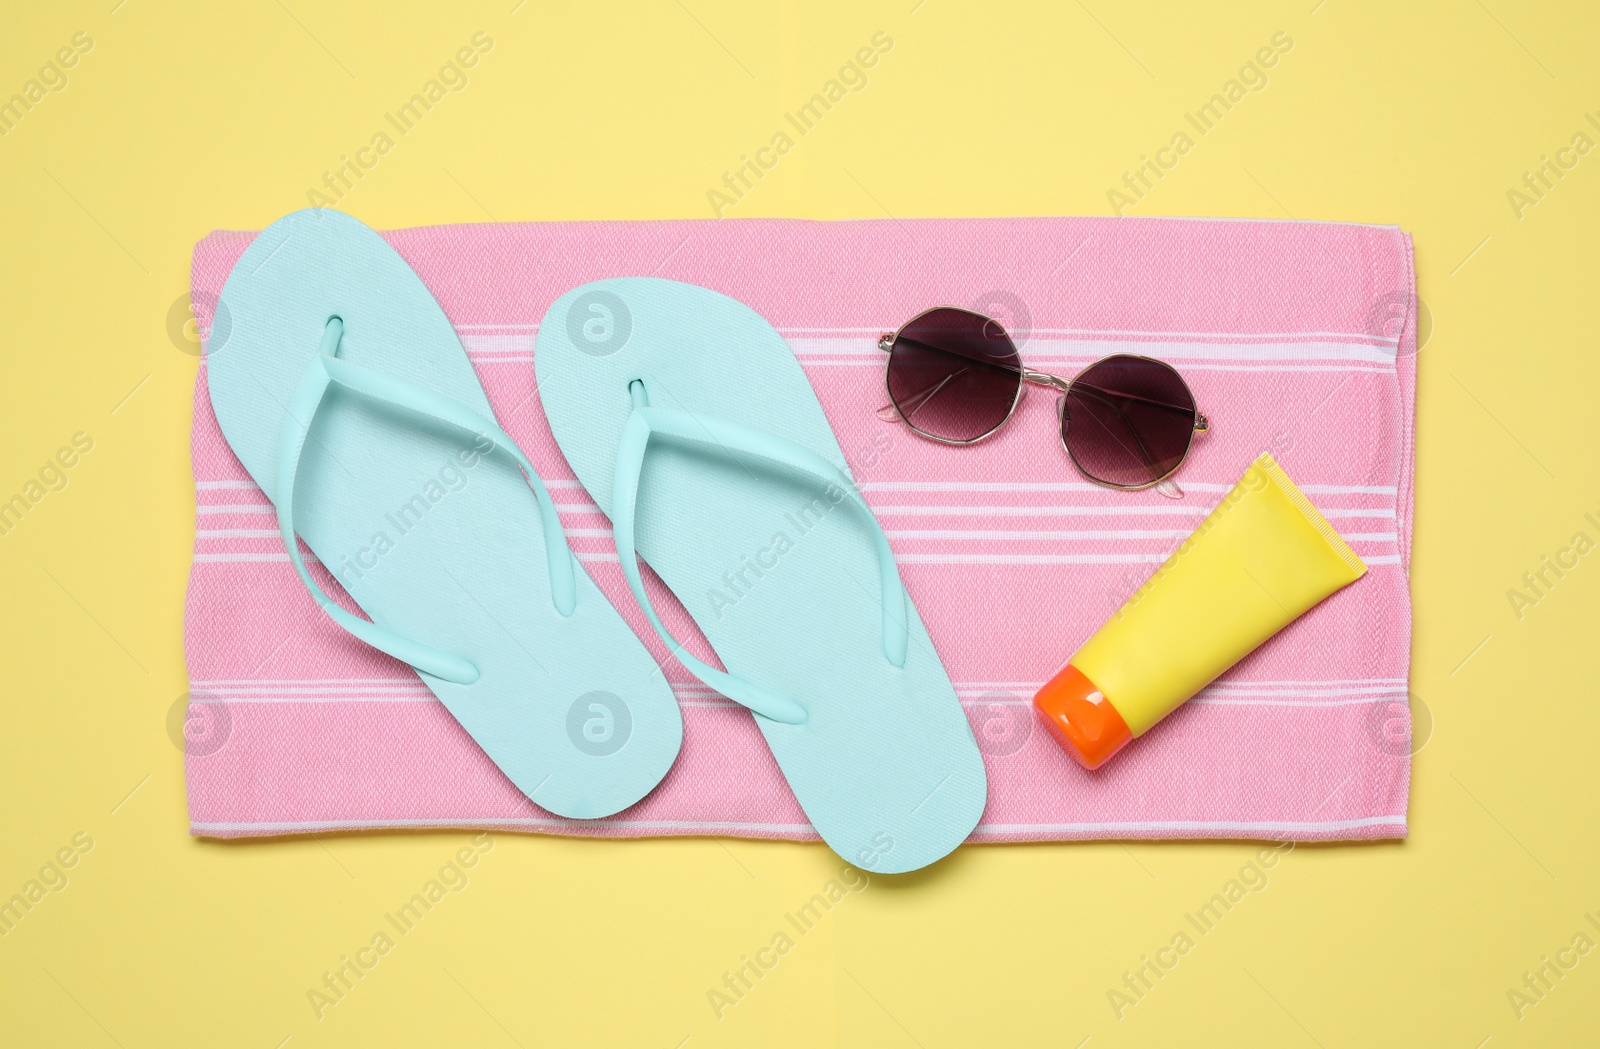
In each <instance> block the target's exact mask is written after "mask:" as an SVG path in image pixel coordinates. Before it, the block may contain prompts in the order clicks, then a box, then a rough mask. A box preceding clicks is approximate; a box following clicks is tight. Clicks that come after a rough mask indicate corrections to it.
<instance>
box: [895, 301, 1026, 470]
mask: <svg viewBox="0 0 1600 1049" xmlns="http://www.w3.org/2000/svg"><path fill="white" fill-rule="evenodd" d="M1021 385H1022V360H1021V358H1020V357H1019V356H1018V355H1017V348H1016V346H1015V345H1013V344H1012V342H1011V337H1010V336H1009V335H1007V334H1006V331H1005V329H1004V328H1002V327H1001V326H1000V325H999V324H998V323H996V322H995V321H993V320H990V319H989V318H988V317H985V316H983V315H981V314H977V313H971V312H969V311H967V310H958V309H955V308H954V307H948V306H945V307H940V308H939V309H934V310H929V311H928V312H927V313H924V314H922V315H921V316H919V317H917V318H915V319H914V320H912V321H911V322H910V323H908V324H907V325H906V326H905V327H904V328H901V329H900V332H899V334H898V335H896V336H895V340H894V345H893V346H892V348H891V349H890V351H889V396H890V398H891V399H892V400H893V401H894V404H895V407H896V408H898V409H899V410H900V414H901V415H902V416H904V417H905V419H906V421H907V422H909V423H910V424H911V425H912V427H914V428H915V429H917V430H919V431H921V432H922V433H924V434H927V435H928V436H930V437H937V438H940V439H941V440H946V441H974V440H977V439H978V438H979V437H982V436H984V435H985V434H987V433H990V432H991V431H993V430H994V429H995V428H996V427H998V426H999V425H1000V424H1001V423H1003V422H1005V421H1006V417H1007V416H1008V415H1010V413H1011V409H1012V407H1013V406H1014V405H1015V404H1016V401H1017V391H1018V390H1019V389H1020V388H1021Z"/></svg>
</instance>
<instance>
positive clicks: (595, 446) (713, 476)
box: [534, 277, 987, 873]
mask: <svg viewBox="0 0 1600 1049" xmlns="http://www.w3.org/2000/svg"><path fill="white" fill-rule="evenodd" d="M534 366H535V368H536V369H537V371H538V377H539V389H540V396H541V399H542V400H543V402H544V407H545V412H546V415H547V416H548V417H549V421H550V428H551V430H552V431H553V432H554V433H555V438H556V442H557V443H558V444H560V446H561V450H562V452H563V453H564V454H565V455H566V457H567V462H568V463H570V464H571V466H572V469H573V471H574V472H575V473H576V474H577V475H578V479H579V480H580V481H582V482H583V485H584V487H585V488H587V489H588V490H589V492H590V494H591V495H592V496H593V497H594V499H595V502H596V503H597V504H598V505H599V506H600V508H601V509H602V510H603V511H605V513H606V514H607V516H609V517H610V518H611V523H612V527H613V530H614V531H615V534H616V542H617V550H618V551H619V553H620V554H621V558H622V567H623V571H624V573H625V574H626V576H627V579H628V584H629V586H631V587H632V589H633V593H634V597H635V598H636V599H637V600H638V602H639V604H640V606H641V607H642V608H643V609H644V611H645V613H646V614H647V616H648V617H649V620H650V623H651V625H653V626H654V627H655V629H656V632H657V633H658V634H660V635H661V637H662V639H663V640H664V641H665V642H666V643H667V645H668V646H669V647H670V648H671V649H672V650H673V653H674V655H676V657H677V658H678V659H679V660H680V661H681V662H682V663H683V665H684V666H685V667H687V668H688V669H689V670H690V671H692V672H693V673H694V674H695V676H696V677H698V678H699V679H700V680H701V681H703V682H705V683H706V684H707V685H709V686H711V687H712V688H714V689H715V690H716V691H718V692H720V693H722V694H723V695H724V696H727V697H728V698H729V699H732V700H734V701H736V702H738V703H741V704H743V705H744V706H746V707H749V708H750V709H751V710H752V711H753V712H754V714H755V719H756V724H757V725H758V726H760V728H761V732H762V734H763V735H764V736H765V737H766V740H767V745H768V746H769V747H771V749H772V753H773V756H774V757H775V758H776V759H777V761H778V765H779V767H781V768H782V770H783V774H784V776H785V777H786V778H787V779H788V781H789V786H790V787H791V788H792V789H793V790H794V793H795V797H796V798H797V799H799V802H800V805H801V807H802V808H803V809H804V810H805V813H806V816H807V817H808V818H809V819H810V820H811V823H812V825H813V826H815V827H816V829H817V832H818V833H819V834H821V835H822V838H823V840H824V841H826V842H827V843H828V844H829V845H830V846H832V848H833V849H834V851H835V852H837V853H838V854H839V855H840V856H842V857H843V858H844V859H846V860H848V861H849V862H851V863H854V864H858V865H859V866H861V867H862V868H864V869H866V870H869V871H874V872H881V873H900V872H903V871H910V870H916V869H917V868H919V867H923V866H926V865H927V864H929V863H932V862H933V861H934V860H937V859H939V858H940V857H941V856H944V855H945V854H947V853H949V852H950V851H951V850H952V849H954V848H955V847H956V846H957V845H959V844H960V843H961V842H962V841H963V840H964V839H965V838H966V837H967V835H968V834H969V833H971V831H972V829H973V827H975V826H976V825H977V822H978V818H979V816H981V815H982V813H983V807H984V802H985V799H986V794H987V786H986V781H985V775H984V768H983V759H982V757H981V755H980V754H979V753H978V747H977V743H976V742H975V741H974V739H973V736H972V730H971V728H970V726H969V725H968V722H967V719H966V716H965V715H964V714H963V713H962V710H961V704H960V702H959V701H958V700H957V698H956V693H955V689H954V688H953V687H952V686H951V684H950V679H949V676H948V675H947V674H946V673H945V670H944V667H943V665H942V664H941V663H940V662H939V657H938V654H937V653H936V652H935V651H934V648H933V645H932V643H931V642H930V641H929V639H928V633H927V631H926V630H925V629H924V628H923V625H922V621H921V619H920V618H919V617H918V616H917V612H916V609H915V608H914V607H913V606H912V604H911V600H910V598H908V597H907V596H906V593H905V590H904V588H903V587H902V585H901V582H900V576H899V571H898V569H897V568H896V567H895V562H894V555H893V554H892V553H891V552H890V550H889V544H888V540H887V539H885V537H884V534H883V531H882V529H881V528H880V527H879V526H878V522H877V520H876V519H875V518H874V517H873V515H872V512H871V510H869V509H868V508H867V505H866V503H865V502H863V501H862V499H861V496H860V495H859V493H858V492H857V490H856V487H855V484H854V482H853V480H852V479H851V477H850V474H849V467H848V466H847V464H846V462H845V457H844V453H843V452H841V451H840V449H839V445H838V442H837V441H836V440H835V439H834V436H833V430H832V428H831V427H830V426H829V425H828V420H827V418H826V417H825V416H824V415H823V413H822V407H821V405H819V404H818V403H817V398H816V394H815V393H813V392H812V389H811V384H810V383H809V382H808V381H807V379H806V377H805V373H804V372H803V371H802V370H801V369H800V366H799V364H798V363H797V362H796V361H795V358H794V354H793V352H792V351H791V350H790V349H789V346H788V344H787V343H785V342H784V340H783V337H782V336H780V335H779V334H778V333H777V332H776V331H775V330H774V329H773V328H772V326H771V325H770V324H768V323H767V322H766V321H765V320H764V319H763V318H762V317H761V316H760V315H759V314H757V313H756V312H755V311H754V310H751V309H750V308H749V307H747V306H744V305H743V304H741V303H739V302H736V301H734V300H733V299H730V298H728V297H727V296H724V295H720V294H718V293H716V292H713V291H709V290H707V289H705V288H700V287H696V286H694V285H691V284H681V283H678V282H676V281H669V280H659V279H656V278H646V277H627V278H619V279H613V280H602V281H597V282H595V283H592V284H586V285H584V286H582V287H580V288H576V289H574V290H573V291H570V292H568V293H567V294H566V295H563V296H562V297H561V298H560V299H558V300H556V302H555V304H554V305H552V306H551V307H550V309H549V311H548V312H546V314H545V316H544V319H543V321H542V322H541V323H540V326H539V335H538V340H537V344H536V349H535V353H534ZM640 557H643V558H644V560H645V561H647V562H648V563H649V564H650V567H651V568H653V569H654V570H655V571H656V573H657V574H658V575H659V576H660V577H661V579H662V580H663V581H664V582H665V583H666V584H667V586H668V587H669V588H670V589H671V590H672V592H673V593H674V594H675V595H677V597H678V599H679V600H680V601H682V602H683V605H684V607H685V608H686V609H687V610H688V612H689V614H690V615H691V616H692V617H693V618H694V620H695V622H696V623H697V624H698V625H699V626H700V628H701V630H702V631H703V632H704V633H705V635H706V638H707V639H708V640H709V641H710V642H711V645H712V648H714V649H715V650H716V653H717V656H718V657H719V658H720V659H721V660H722V663H723V665H724V666H725V667H726V668H727V672H726V673H724V672H723V671H721V670H717V669H716V668H714V667H711V666H709V665H708V664H706V663H704V662H702V661H701V660H699V659H697V658H696V657H695V656H693V655H692V654H691V653H689V652H688V651H687V650H685V649H684V648H683V647H682V645H680V644H679V643H678V642H677V641H676V640H674V639H673V638H672V637H671V636H670V634H668V632H667V630H666V628H665V627H664V626H663V625H662V623H661V620H660V619H659V618H658V617H657V615H656V612H655V609H653V608H652V607H651V604H650V599H649V597H648V596H647V595H646V593H645V590H644V586H643V584H642V582H641V580H640V577H639V565H638V559H639V558H640Z"/></svg>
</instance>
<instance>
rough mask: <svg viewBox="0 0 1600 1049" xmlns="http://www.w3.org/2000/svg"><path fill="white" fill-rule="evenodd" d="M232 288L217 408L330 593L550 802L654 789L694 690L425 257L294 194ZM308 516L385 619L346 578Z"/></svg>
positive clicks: (612, 804)
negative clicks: (596, 561)
mask: <svg viewBox="0 0 1600 1049" xmlns="http://www.w3.org/2000/svg"><path fill="white" fill-rule="evenodd" d="M218 309H219V311H226V313H227V315H228V317H229V319H230V321H231V323H232V331H231V334H230V336H229V338H228V341H227V345H226V346H224V347H222V348H220V349H219V350H218V351H217V352H215V353H212V354H210V356H209V357H208V358H207V362H206V370H207V374H208V377H209V383H210V392H211V403H212V406H213V408H215V410H216V414H217V421H218V422H219V423H220V424H221V426H222V432H223V434H224V435H225V436H226V437H227V439H228V443H229V444H230V445H231V446H232V447H233V450H234V452H235V454H237V455H238V457H239V461H240V462H241V463H243V464H244V467H245V469H246V470H248V471H249V473H250V476H251V477H252V478H253V479H254V480H255V482H256V484H258V485H259V486H260V487H261V490H262V491H263V492H265V493H266V494H267V497H268V498H270V499H271V500H272V502H273V504H274V505H275V506H276V507H277V511H278V525H279V530H280V531H281V533H282V535H283V540H284V546H285V548H286V549H287V551H288V555H289V559H290V561H291V562H292V563H293V565H294V569H295V571H296V572H297V573H298V574H299V576H300V580H301V582H303V583H304V584H305V586H306V588H307V589H308V590H309V591H310V592H311V596H312V597H313V598H315V599H316V602H317V604H318V605H320V606H321V607H322V609H323V611H325V612H326V613H327V614H328V615H329V616H330V617H331V618H332V619H333V621H334V622H335V623H337V624H338V625H339V626H341V627H343V628H344V629H345V630H347V631H349V632H350V633H351V634H353V635H355V636H356V637H357V638H359V639H360V640H362V641H364V642H365V643H367V644H368V645H371V646H372V647H373V648H376V649H378V650H380V651H382V652H386V653H388V654H389V655H391V656H393V657H395V658H396V659H399V660H402V661H403V662H406V663H409V664H410V665H411V666H412V667H414V668H415V669H416V671H417V673H418V675H419V676H421V678H422V680H423V681H424V682H425V683H426V684H427V685H428V687H429V688H430V689H432V690H433V693H434V695H436V696H438V697H439V699H440V700H441V701H442V702H443V703H444V705H445V706H446V707H447V708H448V709H449V710H450V713H451V714H452V715H454V716H455V718H456V720H457V721H459V722H460V723H461V725H462V727H463V728H465V729H466V730H467V732H468V733H469V734H470V735H471V736H472V738H473V739H474V740H476V741H477V743H478V745H479V746H480V747H482V748H483V750H484V752H485V753H486V754H488V755H489V757H490V759H491V760H493V761H494V763H495V764H496V765H498V766H499V767H500V769H501V771H503V772H504V773H505V774H506V775H507V776H508V777H509V778H510V779H511V782H513V783H514V784H516V786H517V788H518V789H519V790H521V791H522V792H523V793H524V794H526V795H527V796H528V797H529V798H530V799H532V800H533V801H534V802H535V803H536V804H538V805H539V806H541V807H542V808H545V809H548V810H549V811H551V812H553V813H556V814H558V815H561V816H569V817H573V818H577V819H589V818H594V817H598V816H607V815H610V814H612V813H614V812H618V811H620V810H622V809H624V808H627V807H628V806H629V805H632V804H633V803H634V802H636V801H638V800H639V799H640V798H642V797H644V796H645V795H646V794H647V793H649V792H650V790H651V789H652V788H654V787H655V785H656V784H657V783H659V782H660V781H661V778H662V777H663V776H665V775H666V773H667V770H668V769H669V768H671V766H672V762H673V760H674V759H675V758H676V757H677V754H678V747H679V745H680V744H681V742H682V740H683V721H682V716H681V715H680V713H679V711H678V705H677V701H676V699H675V698H674V697H673V695H672V692H671V690H670V689H669V688H668V686H667V684H666V682H665V681H664V680H663V679H662V676H661V674H660V670H659V667H658V666H657V665H656V662H655V660H654V659H653V658H652V657H651V656H650V654H649V652H648V651H647V650H646V649H645V647H644V645H643V644H641V643H640V641H639V639H638V637H637V636H636V635H635V634H634V633H633V631H632V630H631V629H630V628H629V627H628V625H627V624H626V623H625V622H624V621H623V619H622V617H621V616H620V615H619V614H618V613H617V610H616V609H615V608H614V607H612V605H611V604H610V602H608V601H607V600H606V598H605V597H604V596H603V595H602V594H601V593H600V591H599V589H598V588H597V587H596V586H595V585H594V581H593V580H592V579H590V578H589V575H588V573H586V572H585V571H584V570H583V567H582V566H581V565H580V564H578V563H577V559H576V558H575V557H573V555H572V552H571V550H570V549H569V548H568V546H567V541H566V536H565V534H564V533H563V532H562V530H561V521H560V519H559V518H558V517H557V515H556V509H555V505H554V504H553V503H552V502H551V500H550V494H549V493H548V492H547V491H546V490H545V487H544V484H543V482H541V481H540V479H539V475H538V474H537V473H536V472H535V471H534V468H533V465H532V464H531V463H530V462H529V461H528V459H527V457H526V456H525V455H523V453H522V451H521V450H520V449H519V448H518V447H517V444H516V442H515V441H513V440H512V439H511V438H510V437H509V436H507V434H506V433H505V431H504V430H502V429H501V428H500V427H499V425H498V424H497V423H496V422H495V419H494V411H493V409H492V408H490V406H489V400H488V398H487V397H485V396H484V392H483V388H482V386H480V385H479V383H478V377H477V374H476V373H475V372H474V371H473V369H472V365H471V364H470V363H469V362H468V361H467V355H466V352H465V351H464V350H463V349H462V347H461V343H460V341H459V340H458V339H457V338H456V334H455V330H454V329H453V328H452V327H451V326H450V322H449V320H448V319H446V317H445V315H444V311H443V310H441V309H440V308H439V304H438V303H437V302H436V301H434V298H433V296H432V295H431V294H430V293H429V292H428V289H427V287H426V286H425V285H424V284H423V283H422V281H421V280H420V279H419V278H418V277H417V275H416V273H414V272H413V271H412V270H411V267H410V266H408V265H407V264H406V263H405V261H404V260H403V259H401V257H400V256H399V255H398V254H396V253H395V251H394V249H393V248H391V247H389V245H388V244H387V243H386V242H385V241H384V240H383V238H381V237H379V236H378V235H377V234H376V233H374V232H373V231H372V230H370V229H368V228H367V227H366V226H365V225H363V224H362V223H360V222H358V221H357V220H355V219H353V218H351V217H349V216H348V215H344V214H341V213H339V212H336V211H328V210H321V209H316V210H305V211H297V212H295V213H293V214H291V215H288V216H285V217H284V218H282V219H279V220H278V221H277V222H275V223H273V224H272V226H271V227H269V228H268V229H267V230H265V231H264V232H263V233H262V234H261V235H260V236H259V237H257V238H256V240H255V242H254V243H252V244H251V245H250V247H249V249H248V250H247V251H245V253H244V255H243V256H242V257H240V259H239V261H238V263H237V264H236V265H235V266H234V269H233V273H232V275H230V276H229V278H228V283H227V285H226V287H224V288H223V290H222V296H221V299H220V305H219V306H218ZM530 489H531V490H530ZM297 535H298V536H299V537H300V539H303V540H304V541H305V544H306V546H308V547H309V548H310V549H311V551H312V552H313V553H314V554H315V555H316V557H317V559H318V560H320V561H321V562H322V565H323V566H324V567H325V568H326V569H328V570H329V571H330V572H331V573H332V575H333V576H334V578H336V579H337V580H338V581H339V583H340V584H341V585H342V586H343V587H344V589H345V590H346V591H347V592H348V593H349V595H350V597H351V598H353V599H354V601H355V603H356V604H357V605H358V606H359V607H360V608H361V610H362V611H364V612H366V613H367V615H368V616H369V617H370V621H369V620H367V619H362V618H360V617H359V616H357V615H354V614H353V613H351V612H350V611H348V610H346V609H345V608H343V607H341V606H340V604H338V603H336V602H335V600H334V599H333V598H331V597H329V596H328V594H327V593H326V592H325V591H324V590H323V588H322V587H321V586H320V585H319V584H318V582H317V580H316V578H314V577H313V575H312V573H311V572H310V570H308V569H307V567H306V564H305V560H304V557H303V556H302V554H301V552H300V549H299V546H298V544H297V543H296V541H295V537H296V536H297ZM397 758H401V759H403V758H404V755H397Z"/></svg>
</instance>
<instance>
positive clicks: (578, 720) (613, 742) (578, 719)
mask: <svg viewBox="0 0 1600 1049" xmlns="http://www.w3.org/2000/svg"><path fill="white" fill-rule="evenodd" d="M631 735H633V712H632V711H630V710H629V709H628V704H626V703H624V702H623V701H622V697H621V696H618V695H616V694H615V693H612V692H585V693H584V694H583V695H581V696H579V697H578V698H577V699H575V700H573V701H572V706H570V707H568V708H567V738H568V739H570V740H572V745H573V746H575V747H577V748H578V749H579V750H581V751H583V753H585V754H588V755H589V756H590V757H596V758H604V757H609V756H610V755H612V754H615V753H616V752H617V751H619V750H621V749H622V748H623V747H624V746H625V745H626V744H627V742H628V737H629V736H631Z"/></svg>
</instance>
